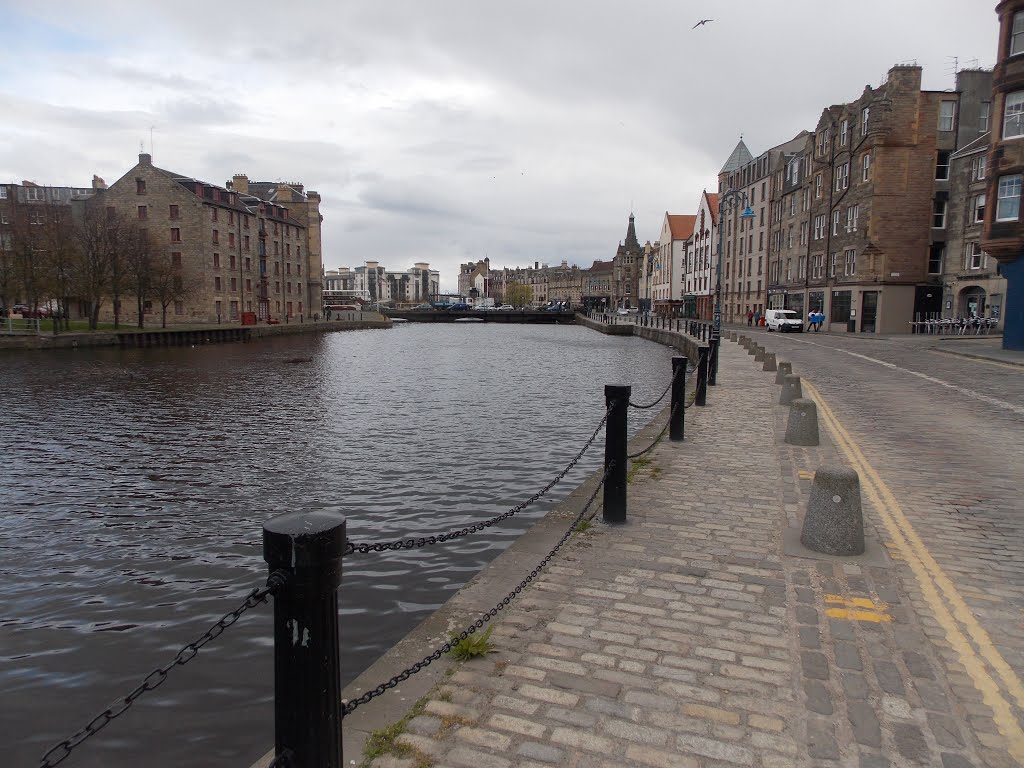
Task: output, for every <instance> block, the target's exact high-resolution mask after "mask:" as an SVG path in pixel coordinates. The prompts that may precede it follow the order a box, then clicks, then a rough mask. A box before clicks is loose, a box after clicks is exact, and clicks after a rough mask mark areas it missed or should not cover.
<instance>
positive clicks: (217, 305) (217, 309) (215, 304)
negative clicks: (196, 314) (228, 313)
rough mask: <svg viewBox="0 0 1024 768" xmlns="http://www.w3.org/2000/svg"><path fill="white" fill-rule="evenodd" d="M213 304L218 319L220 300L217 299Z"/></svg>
mask: <svg viewBox="0 0 1024 768" xmlns="http://www.w3.org/2000/svg"><path fill="white" fill-rule="evenodd" d="M213 304H214V307H215V308H216V311H217V319H218V320H220V302H219V301H215V302H214V303H213Z"/></svg>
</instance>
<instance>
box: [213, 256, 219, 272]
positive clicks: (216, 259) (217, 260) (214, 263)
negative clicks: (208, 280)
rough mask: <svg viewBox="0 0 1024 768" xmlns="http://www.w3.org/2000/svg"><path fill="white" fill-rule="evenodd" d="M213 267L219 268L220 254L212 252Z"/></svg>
mask: <svg viewBox="0 0 1024 768" xmlns="http://www.w3.org/2000/svg"><path fill="white" fill-rule="evenodd" d="M213 268H214V269H220V254H219V253H215V254H213Z"/></svg>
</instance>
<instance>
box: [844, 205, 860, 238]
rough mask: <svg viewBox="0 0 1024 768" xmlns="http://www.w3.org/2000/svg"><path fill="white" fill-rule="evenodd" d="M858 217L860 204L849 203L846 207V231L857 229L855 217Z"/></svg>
mask: <svg viewBox="0 0 1024 768" xmlns="http://www.w3.org/2000/svg"><path fill="white" fill-rule="evenodd" d="M858 218H860V206H859V205H851V206H850V207H849V208H847V209H846V231H847V232H856V231H857V219H858Z"/></svg>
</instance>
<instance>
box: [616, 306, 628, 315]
mask: <svg viewBox="0 0 1024 768" xmlns="http://www.w3.org/2000/svg"><path fill="white" fill-rule="evenodd" d="M615 314H616V315H628V314H629V310H628V309H626V308H625V307H620V308H619V309H616V310H615Z"/></svg>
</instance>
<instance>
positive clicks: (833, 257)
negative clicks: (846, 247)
mask: <svg viewBox="0 0 1024 768" xmlns="http://www.w3.org/2000/svg"><path fill="white" fill-rule="evenodd" d="M838 261H839V252H838V251H832V253H831V254H830V255H829V257H828V276H829V277H835V276H836V262H838Z"/></svg>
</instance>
